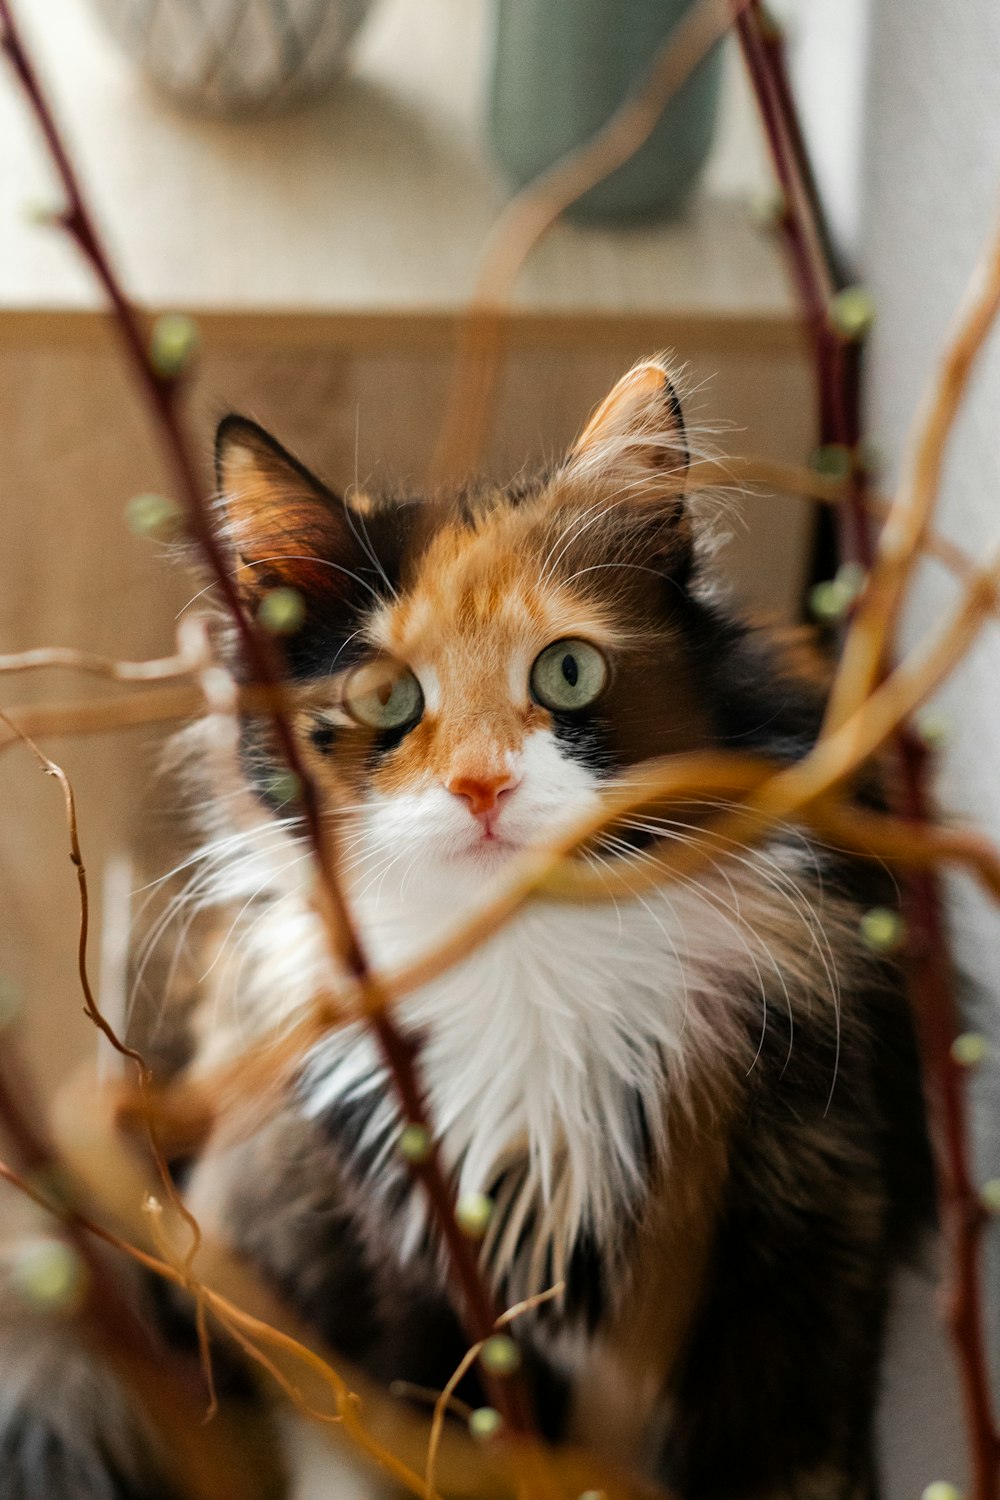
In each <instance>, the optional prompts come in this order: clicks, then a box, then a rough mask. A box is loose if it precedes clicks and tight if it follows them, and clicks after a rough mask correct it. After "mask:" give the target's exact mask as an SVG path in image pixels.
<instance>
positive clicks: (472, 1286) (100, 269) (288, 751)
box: [0, 0, 533, 1435]
mask: <svg viewBox="0 0 1000 1500" xmlns="http://www.w3.org/2000/svg"><path fill="white" fill-rule="evenodd" d="M0 46H2V48H3V50H4V52H5V53H6V55H7V58H8V60H9V61H10V63H11V66H12V67H13V69H14V72H15V74H16V75H17V78H18V80H19V81H20V83H21V86H22V87H23V89H24V92H25V94H26V96H27V98H28V101H29V104H30V106H31V109H32V112H33V114H34V116H35V119H36V121H37V123H38V125H39V128H40V129H41V131H42V135H43V137H44V140H45V143H46V146H47V148H48V150H49V153H50V155H51V158H52V161H53V164H54V166H55V168H56V171H57V173H58V176H59V180H60V182H61V184H62V189H63V192H64V194H65V198H66V207H65V210H64V212H63V214H62V215H61V223H62V225H63V227H64V229H65V230H66V231H67V233H68V234H69V235H70V236H71V237H72V239H73V240H74V241H75V243H76V245H77V247H78V248H79V250H80V252H81V253H82V254H83V256H84V257H85V258H86V260H87V261H88V262H89V264H90V266H91V269H92V270H93V272H94V275H95V276H96V277H97V280H98V281H99V282H100V284H101V286H102V288H103V290H104V293H105V295H106V297H107V299H108V302H109V303H110V306H111V312H112V316H113V318H114V323H115V326H116V328H117V330H118V332H119V335H120V337H121V340H122V342H123V345H124V348H125V353H126V355H127V357H128V360H129V363H130V365H131V367H132V370H133V373H134V376H135V379H136V383H137V385H138V386H139V388H140V390H141V392H142V394H143V396H144V397H145V400H146V402H147V405H148V407H149V409H150V412H151V414H152V416H153V418H154V420H155V422H156V425H157V427H158V429H159V434H160V439H161V443H162V446H163V450H164V453H165V454H166V457H167V460H168V462H169V464H170V467H171V470H172V472H173V475H174V479H175V482H176V484H177V487H178V491H179V494H180V498H181V503H182V505H183V508H184V512H185V516H186V521H187V527H188V530H189V532H190V535H191V537H192V538H193V540H194V541H195V542H196V543H197V545H198V547H199V548H200V550H201V553H202V556H203V557H204V559H205V561H206V563H207V565H208V567H209V570H210V571H211V573H212V575H213V578H214V581H215V584H216V586H217V587H218V590H219V593H220V594H221V596H222V599H223V600H224V602H225V605H226V607H227V609H228V610H229V612H230V614H231V615H232V618H233V620H234V622H235V624H236V627H237V630H238V633H239V639H240V644H241V648H242V651H243V655H244V659H245V661H246V664H247V665H248V667H249V668H250V671H251V674H252V676H253V679H254V680H255V681H256V682H258V683H260V684H262V685H263V686H265V687H268V686H269V687H273V688H274V690H275V696H274V701H273V702H272V704H271V705H270V709H269V713H270V717H271V720H272V723H273V726H274V730H275V734H276V737H277V740H278V744H279V746H280V749H281V753H282V755H283V757H284V759H285V761H286V764H287V765H288V768H289V770H290V771H291V772H292V773H293V774H294V776H295V777H296V780H297V785H298V794H299V802H300V806H301V809H302V816H303V821H304V823H305V825H306V830H307V833H308V836H309V839H310V843H311V846H312V850H313V853H314V856H315V858H316V861H317V866H318V872H319V876H320V879H321V882H322V887H323V890H324V893H325V895H326V898H327V900H328V902H329V904H330V907H331V909H332V912H333V915H334V917H335V919H336V921H337V925H338V927H339V930H340V932H341V934H342V935H343V937H344V940H345V952H344V955H343V957H344V961H345V963H346V965H347V967H348V969H349V970H350V972H351V973H352V974H353V975H354V977H355V978H356V979H357V980H358V982H359V983H360V984H361V985H364V984H366V983H367V981H368V979H369V977H370V970H369V967H368V962H367V959H366V956H365V953H364V951H363V948H362V946H361V943H360V941H359V939H358V937H357V934H356V930H355V928H354V924H353V922H352V921H351V920H350V913H349V912H348V911H347V909H346V907H345V905H344V902H343V897H342V893H341V890H340V885H339V882H338V880H337V878H336V871H335V868H334V865H333V862H332V857H331V846H330V841H329V839H328V838H327V837H325V836H324V829H323V823H322V810H321V802H320V798H319V796H318V794H317V790H316V787H315V784H314V782H313V780H312V778H311V776H310V775H309V772H308V770H307V768H306V766H305V764H304V762H303V759H302V757H301V755H300V753H299V747H298V745H297V743H296V740H295V737H294V734H293V732H292V728H291V725H290V723H289V721H288V719H287V717H286V715H285V714H284V712H283V711H282V706H281V705H282V697H281V684H282V678H283V663H282V660H281V656H280V653H279V652H278V650H277V648H276V646H275V644H274V642H273V640H272V639H271V638H270V637H268V636H267V635H265V634H264V633H263V632H262V631H261V630H260V629H259V628H258V627H257V625H256V624H255V622H254V621H253V620H252V619H251V618H250V616H249V615H248V614H247V612H246V610H245V608H244V606H243V602H242V600H241V599H240V596H239V593H238V591H237V589H236V586H235V584H234V582H233V579H232V577H231V575H230V573H229V571H228V569H227V567H226V561H225V558H224V556H223V553H222V551H221V549H220V547H219V543H218V541H217V539H216V536H215V533H214V532H213V530H212V527H211V525H210V522H209V520H208V516H207V513H206V510H205V506H204V503H203V500H202V494H201V485H200V481H199V477H198V468H197V465H196V463H195V461H194V459H193V457H192V452H193V449H192V445H191V443H190V441H189V438H188V433H187V430H186V425H185V423H184V419H183V416H182V414H181V408H180V394H181V383H180V381H179V380H178V379H177V378H175V377H168V376H164V375H162V374H160V373H159V372H158V371H157V370H156V369H155V368H154V366H153V365H152V364H151V362H150V358H149V348H148V332H147V329H146V327H145V325H144V322H143V320H142V319H141V318H140V316H139V314H138V313H137V311H136V309H135V307H134V306H133V305H132V303H131V302H130V301H129V298H128V297H127V295H126V293H125V291H124V288H123V287H122V284H121V281H120V279H119V277H118V274H117V272H116V270H115V267H114V265H113V264H112V262H111V259H110V257H109V256H108V253H107V251H106V249H105V247H104V243H103V240H102V238H101V236H100V233H99V232H98V229H97V227H96V224H95V222H94V220H93V217H92V215H91V213H90V209H89V207H88V205H87V202H86V199H85V196H84V193H83V189H82V187H81V184H80V180H79V178H78V176H77V173H76V169H75V167H74V165H73V162H72V161H71V159H70V156H69V153H68V151H67V149H66V146H65V142H64V140H63V137H62V134H61V132H60V130H59V127H58V125H57V124H56V120H55V116H54V114H53V112H52V110H51V108H50V106H49V103H48V100H47V98H46V96H45V93H44V91H43V89H42V87H41V84H40V82H39V80H38V77H37V74H36V73H35V70H34V68H33V66H32V64H31V61H30V59H29V57H28V55H27V53H26V52H25V49H24V47H23V45H22V43H21V40H20V37H19V34H18V31H17V27H16V24H15V21H14V17H13V14H12V11H11V8H10V5H9V3H8V0H0ZM373 1028H374V1031H375V1034H376V1037H377V1040H378V1043H379V1046H380V1048H381V1050H382V1054H383V1056H384V1058H385V1061H386V1066H387V1068H388V1070H389V1074H390V1077H391V1079H392V1082H393V1086H394V1088H395V1089H396V1092H397V1094H398V1096H399V1100H400V1104H401V1106H402V1109H403V1113H404V1117H405V1118H406V1119H407V1120H409V1121H410V1122H411V1123H419V1124H422V1125H425V1127H426V1128H427V1129H428V1131H431V1128H432V1127H431V1125H430V1123H429V1122H428V1121H427V1119H426V1112H425V1109H424V1105H423V1099H422V1092H421V1089H420V1085H419V1081H418V1067H417V1058H416V1055H415V1052H414V1050H413V1049H412V1048H411V1047H410V1046H409V1044H408V1043H407V1042H406V1041H405V1039H404V1038H403V1036H402V1034H401V1033H400V1031H399V1030H398V1028H397V1027H396V1025H395V1023H394V1022H393V1020H392V1018H391V1017H390V1016H389V1015H387V1014H385V1013H382V1014H381V1015H380V1016H379V1017H378V1018H377V1020H375V1021H374V1022H373ZM414 1170H415V1175H417V1176H418V1177H419V1179H420V1181H421V1182H422V1184H423V1187H424V1190H425V1192H426V1194H427V1198H428V1202H429V1205H430V1209H431V1213H432V1215H433V1218H434V1221H435V1222H436V1224H437V1227H438V1229H439V1231H440V1233H441V1236H442V1238H443V1240H444V1243H445V1246H446V1249H447V1253H448V1256H449V1261H450V1264H451V1267H452V1271H453V1274H454V1277H455V1280H456V1282H457V1283H458V1285H459V1287H460V1288H461V1292H462V1303H463V1306H464V1308H465V1314H466V1322H467V1327H468V1331H469V1334H470V1335H471V1338H472V1340H473V1341H474V1342H477V1343H478V1342H479V1341H480V1340H481V1339H484V1338H488V1337H489V1335H490V1333H491V1332H492V1330H493V1321H494V1317H495V1313H494V1310H493V1307H492V1304H491V1300H490V1297H489V1294H488V1292H487V1290H486V1287H485V1284H484V1282H483V1279H482V1277H481V1275H480V1271H479V1266H478V1262H477V1260H476V1257H475V1255H474V1253H473V1251H472V1247H471V1245H470V1242H469V1241H468V1240H467V1238H466V1237H465V1236H464V1235H463V1233H462V1231H461V1229H460V1227H459V1225H458V1223H457V1221H456V1219H455V1214H454V1204H453V1195H452V1193H451V1190H450V1188H449V1186H448V1183H447V1181H446V1178H445V1175H444V1172H443V1170H442V1168H441V1164H440V1159H439V1156H438V1153H437V1150H436V1148H433V1149H432V1150H431V1153H430V1155H429V1157H428V1159H427V1160H426V1161H425V1162H424V1163H422V1164H421V1165H420V1166H419V1167H416V1168H414ZM489 1386H490V1395H491V1399H492V1400H493V1402H494V1404H495V1405H496V1407H497V1409H498V1410H499V1411H500V1412H501V1414H502V1415H503V1417H504V1419H505V1421H506V1423H507V1425H508V1427H509V1428H510V1429H511V1431H512V1432H514V1433H519V1434H522V1435H527V1434H530V1433H531V1432H532V1431H533V1423H532V1420H531V1414H530V1410H529V1407H528V1403H527V1399H526V1397H525V1395H524V1391H523V1388H522V1386H521V1385H520V1382H519V1381H518V1380H516V1379H512V1378H504V1379H502V1380H497V1379H490V1381H489Z"/></svg>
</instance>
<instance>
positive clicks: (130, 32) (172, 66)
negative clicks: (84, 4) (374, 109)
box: [93, 0, 371, 114]
mask: <svg viewBox="0 0 1000 1500" xmlns="http://www.w3.org/2000/svg"><path fill="white" fill-rule="evenodd" d="M93 3H94V4H95V6H96V7H97V10H98V11H99V12H100V14H101V15H102V16H103V17H104V19H105V21H106V22H107V24H108V25H109V27H110V28H111V31H112V32H113V34H114V35H115V37H116V38H117V39H118V41H119V42H120V44H121V45H122V46H123V47H124V48H125V50H126V51H127V52H128V54H129V55H130V56H131V57H133V58H134V59H135V60H136V62H137V63H138V65H139V67H140V68H141V69H142V71H143V73H144V74H145V75H146V76H147V77H148V78H149V79H150V80H151V81H152V82H153V83H155V84H156V85H157V86H158V87H159V88H162V89H165V90H166V91H167V92H168V93H170V94H171V95H173V96H174V97H175V98H177V99H179V100H181V101H182V102H183V103H185V104H186V105H189V106H190V107H191V108H193V109H197V110H201V111H204V112H207V113H211V114H242V113H249V112H252V111H254V110H274V109H280V108H281V107H282V106H283V105H285V104H288V103H291V102H292V101H294V100H297V99H300V98H303V97H305V96H307V95H309V94H315V93H318V92H319V91H321V90H322V89H323V88H324V87H325V86H326V85H327V84H328V83H329V82H330V80H331V79H332V78H335V77H336V76H337V74H338V73H340V72H341V71H342V69H343V67H344V64H345V61H346V54H347V49H348V46H349V44H350V42H351V39H352V37H353V36H354V33H355V32H356V31H357V29H358V27H359V26H360V24H361V22H362V20H363V19H364V17H365V15H366V13H367V12H368V10H369V8H370V5H371V0H93Z"/></svg>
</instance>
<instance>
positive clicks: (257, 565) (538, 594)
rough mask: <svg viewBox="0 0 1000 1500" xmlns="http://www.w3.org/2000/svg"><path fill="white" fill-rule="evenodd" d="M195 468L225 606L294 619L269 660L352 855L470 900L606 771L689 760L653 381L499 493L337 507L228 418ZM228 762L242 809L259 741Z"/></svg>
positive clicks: (697, 714)
mask: <svg viewBox="0 0 1000 1500" xmlns="http://www.w3.org/2000/svg"><path fill="white" fill-rule="evenodd" d="M218 466H219V485H220V492H221V495H222V501H221V506H222V513H223V515H224V517H225V536H226V539H227V542H228V544H229V545H230V547H231V549H232V555H233V557H234V566H235V569H236V576H237V579H238V581H239V583H240V586H241V589H242V590H243V594H244V597H245V599H246V601H247V603H248V604H249V606H250V607H251V609H254V610H257V609H259V608H260V604H261V601H262V599H263V597H264V596H265V595H266V594H267V593H268V591H269V590H271V589H274V588H275V587H279V586H284V587H292V588H294V589H295V590H296V591H297V592H298V593H299V595H300V596H301V598H302V600H303V601H304V603H305V616H304V620H303V622H302V623H301V625H300V626H299V627H298V629H297V630H296V631H295V632H294V633H293V634H292V635H290V636H289V637H287V638H286V641H285V644H286V648H287V652H288V660H289V665H290V670H291V672H292V673H293V675H294V676H295V677H296V678H297V679H299V680H308V681H310V682H313V683H316V684H317V686H318V687H319V688H320V700H319V702H318V704H317V706H316V708H315V709H313V708H310V710H309V711H308V712H307V711H303V712H301V713H299V714H297V715H296V717H295V729H296V732H297V734H298V735H299V736H300V739H301V743H302V748H303V754H304V756H305V758H306V759H307V762H308V764H309V766H310V769H311V771H312V773H313V774H314V775H315V777H316V779H317V781H318V782H319V783H320V785H321V786H322V787H323V789H324V791H325V793H326V797H327V799H328V802H329V804H330V805H331V807H333V808H337V809H340V810H341V811H342V813H343V815H344V819H345V821H346V822H347V823H348V824H354V825H357V830H358V837H359V839H360V840H361V842H362V843H363V844H364V846H365V848H364V850H363V855H364V854H367V855H368V856H369V857H371V856H372V855H373V854H376V853H384V854H385V855H386V856H389V855H393V854H395V853H398V854H399V855H400V856H403V855H406V856H408V865H409V866H412V864H413V863H414V861H415V860H416V861H418V863H419V865H420V867H422V868H425V867H428V866H430V865H438V866H440V865H446V866H449V867H451V868H452V869H453V870H454V871H456V872H458V873H459V874H460V875H462V876H463V878H464V877H467V878H469V879H470V880H473V881H474V880H475V878H476V876H477V875H478V874H481V873H483V872H485V871H490V870H493V869H495V868H496V867H497V865H498V864H500V863H502V862H503V860H504V859H505V858H507V857H509V856H510V854H511V853H512V852H514V851H517V850H519V849H523V848H525V847H527V846H530V845H534V844H540V843H544V842H546V841H547V840H549V839H550V838H551V837H552V836H553V834H554V833H555V832H556V831H557V830H558V829H559V828H560V827H561V826H564V825H565V824H566V823H567V822H569V821H572V820H573V819H574V818H575V817H577V816H579V814H581V813H582V812H585V811H587V810H588V809H589V808H590V807H592V806H593V805H594V803H595V802H596V800H597V797H598V794H599V788H600V786H601V784H602V782H606V780H607V779H608V777H609V776H610V775H613V774H614V773H615V771H616V770H618V769H621V768H623V767H626V766H629V765H632V764H634V763H635V762H636V761H638V760H641V759H643V758H644V757H647V756H650V755H657V754H664V753H669V752H673V751H681V750H686V749H690V748H692V747H694V746H696V745H699V744H701V743H704V741H705V739H706V736H707V730H706V726H705V721H704V716H703V712H702V710H701V709H700V707H699V695H698V691H697V681H696V671H695V668H694V665H693V655H692V652H691V649H690V642H689V640H688V639H687V636H688V634H689V632H688V631H687V630H686V628H685V616H686V614H689V613H690V610H691V601H690V597H689V594H688V581H689V575H690V572H691V535H690V522H689V517H688V514H687V511H686V508H685V503H684V498H683V491H684V480H685V473H686V468H687V457H686V452H685V438H684V429H683V425H682V421H681V417H680V411H679V407H678V405H677V401H676V397H675V395H674V391H673V387H672V386H671V384H670V381H669V380H668V378H667V376H666V373H665V372H664V370H663V369H662V368H661V367H660V366H659V365H658V364H655V363H650V364H646V365H642V366H639V367H637V369H636V370H634V371H632V372H631V373H630V374H629V375H628V376H626V377H625V378H624V380H622V381H621V382H620V383H619V385H618V386H617V387H616V388H615V390H614V391H613V392H612V393H611V395H610V396H609V397H608V399H607V400H606V401H605V402H604V404H603V406H602V407H601V408H600V409H599V410H598V412H597V413H596V414H595V416H594V417H593V418H592V420H591V422H590V423H589V425H588V427H587V428H586V429H585V431H584V433H583V436H582V437H581V438H580V440H579V441H578V443H577V444H576V445H575V447H574V448H573V450H572V451H571V453H570V454H569V455H568V457H567V459H566V460H565V461H564V463H563V464H562V465H560V466H559V467H558V468H557V469H556V470H554V471H553V472H551V473H550V474H548V475H547V476H545V477H544V478H542V479H540V480H539V481H538V482H537V483H536V484H535V485H533V486H531V487H529V488H528V489H526V490H520V491H518V492H517V493H512V492H509V491H502V490H490V489H483V490H480V491H478V492H476V493H474V494H469V493H465V494H463V495H461V496H459V497H446V498H443V499H438V498H435V499H430V500H410V501H404V502H391V503H386V502H380V503H376V502H372V501H370V500H369V499H368V498H367V497H365V496H355V497H354V498H353V499H351V500H350V501H342V500H340V499H338V498H336V497H334V496H333V495H331V494H330V492H329V491H327V490H326V489H324V487H323V486H322V485H320V484H319V482H318V481H317V480H315V479H314V478H313V477H312V476H311V475H309V474H308V472H307V471H306V470H304V469H302V468H301V466H300V465H298V464H297V462H296V461H295V460H293V459H291V458H290V456H289V455H288V454H286V453H285V452H284V451H283V450H282V449H280V448H279V447H278V446H277V445H276V444H274V443H273V441H272V440H271V439H269V438H268V437H267V436H266V435H265V434H264V433H262V432H261V431H260V429H258V428H256V427H255V426H254V425H253V424H250V423H247V422H245V421H243V420H242V419H240V418H229V419H227V420H226V422H224V423H223V425H222V427H221V428H220V434H219V446H218ZM244 760H245V766H246V769H247V771H248V773H249V774H250V776H251V779H252V780H253V782H254V784H255V785H256V787H257V788H258V790H261V791H262V792H263V793H264V795H265V797H266V796H267V795H268V793H267V788H268V786H269V785H272V786H273V785H274V784H275V768H276V764H277V763H276V758H275V756H274V753H273V745H272V737H271V732H270V729H269V727H268V725H267V724H266V722H265V721H262V720H254V721H250V722H248V723H247V725H246V728H245V733H244ZM362 863H363V858H362Z"/></svg>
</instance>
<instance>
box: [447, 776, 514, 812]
mask: <svg viewBox="0 0 1000 1500" xmlns="http://www.w3.org/2000/svg"><path fill="white" fill-rule="evenodd" d="M516 785H517V782H516V781H515V779H514V777H513V776H511V775H510V774H509V773H508V772H506V771H503V772H500V773H499V774H498V775H496V776H453V777H452V778H451V780H450V781H446V782H445V786H446V787H447V788H448V791H449V792H451V794H452V796H453V797H464V798H465V800H466V802H468V804H469V810H470V812H471V813H472V814H473V816H474V817H477V818H483V817H486V816H488V814H489V813H491V812H494V811H495V809H496V807H497V804H498V803H499V801H500V798H501V797H503V796H505V795H506V794H507V793H508V792H512V791H513V790H514V788H515V786H516Z"/></svg>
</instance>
